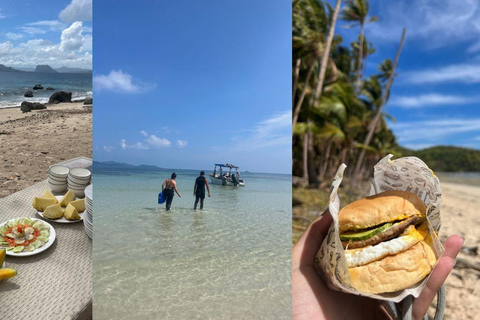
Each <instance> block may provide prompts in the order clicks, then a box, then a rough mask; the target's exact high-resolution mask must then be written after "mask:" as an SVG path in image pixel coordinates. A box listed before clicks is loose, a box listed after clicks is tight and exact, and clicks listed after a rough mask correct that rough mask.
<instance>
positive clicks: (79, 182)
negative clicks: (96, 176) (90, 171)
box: [67, 176, 90, 187]
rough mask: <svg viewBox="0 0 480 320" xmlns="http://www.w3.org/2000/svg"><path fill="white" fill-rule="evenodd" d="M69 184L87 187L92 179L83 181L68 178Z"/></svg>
mask: <svg viewBox="0 0 480 320" xmlns="http://www.w3.org/2000/svg"><path fill="white" fill-rule="evenodd" d="M67 182H68V183H71V184H76V185H79V186H83V187H86V186H88V185H89V184H90V179H85V180H82V179H76V178H74V177H71V176H68V178H67Z"/></svg>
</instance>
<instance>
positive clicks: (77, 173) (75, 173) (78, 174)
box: [68, 168, 92, 180]
mask: <svg viewBox="0 0 480 320" xmlns="http://www.w3.org/2000/svg"><path fill="white" fill-rule="evenodd" d="M68 174H69V175H70V176H71V177H74V178H77V179H81V180H87V179H88V180H90V177H91V176H92V173H91V172H90V170H87V169H83V168H75V169H72V170H70V172H69V173H68Z"/></svg>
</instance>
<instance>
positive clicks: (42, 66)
mask: <svg viewBox="0 0 480 320" xmlns="http://www.w3.org/2000/svg"><path fill="white" fill-rule="evenodd" d="M35 72H38V73H58V72H57V71H55V70H53V68H52V67H50V66H49V65H48V64H39V65H38V66H37V67H36V68H35Z"/></svg>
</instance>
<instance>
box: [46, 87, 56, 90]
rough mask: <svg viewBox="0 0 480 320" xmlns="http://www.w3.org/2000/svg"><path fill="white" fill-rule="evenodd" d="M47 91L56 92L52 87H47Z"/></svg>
mask: <svg viewBox="0 0 480 320" xmlns="http://www.w3.org/2000/svg"><path fill="white" fill-rule="evenodd" d="M46 90H55V88H52V87H47V89H46Z"/></svg>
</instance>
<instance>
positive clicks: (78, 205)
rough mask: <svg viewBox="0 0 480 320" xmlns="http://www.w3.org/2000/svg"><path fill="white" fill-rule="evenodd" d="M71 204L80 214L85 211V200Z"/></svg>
mask: <svg viewBox="0 0 480 320" xmlns="http://www.w3.org/2000/svg"><path fill="white" fill-rule="evenodd" d="M70 204H71V205H72V206H74V207H75V209H77V211H78V212H79V213H80V212H83V211H85V199H78V200H75V201H72V202H70Z"/></svg>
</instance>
